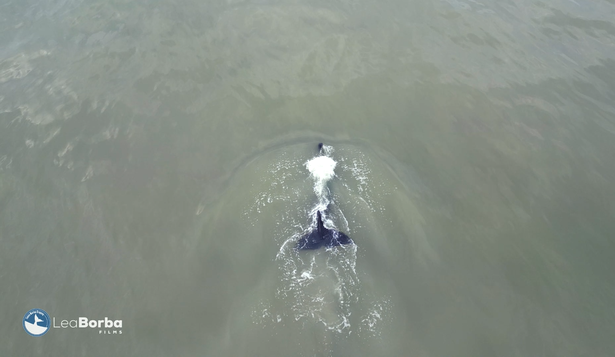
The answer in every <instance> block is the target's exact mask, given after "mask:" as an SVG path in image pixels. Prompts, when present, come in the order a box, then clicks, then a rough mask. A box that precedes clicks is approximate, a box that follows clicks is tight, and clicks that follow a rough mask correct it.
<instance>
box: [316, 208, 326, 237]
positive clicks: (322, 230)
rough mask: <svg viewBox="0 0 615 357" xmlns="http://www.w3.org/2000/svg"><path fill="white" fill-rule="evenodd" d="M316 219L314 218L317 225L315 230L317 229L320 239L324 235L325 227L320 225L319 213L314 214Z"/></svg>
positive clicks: (320, 217)
mask: <svg viewBox="0 0 615 357" xmlns="http://www.w3.org/2000/svg"><path fill="white" fill-rule="evenodd" d="M316 215H317V218H316V224H317V227H318V228H317V229H318V234H320V236H321V237H322V235H323V234H325V225H324V224H323V223H322V216H321V214H320V211H318V213H316Z"/></svg>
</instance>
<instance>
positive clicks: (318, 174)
mask: <svg viewBox="0 0 615 357" xmlns="http://www.w3.org/2000/svg"><path fill="white" fill-rule="evenodd" d="M336 165H337V162H336V161H335V160H333V159H332V158H330V157H329V156H317V157H315V158H313V159H311V160H309V161H308V162H306V163H305V167H306V168H307V169H308V171H309V172H310V176H311V177H312V178H313V179H314V193H315V194H316V197H317V198H318V205H317V206H316V207H314V209H313V210H312V211H313V213H314V214H315V213H316V211H318V210H320V211H324V210H326V209H327V206H328V205H329V203H330V201H329V197H328V196H329V192H328V191H329V190H328V188H327V182H329V180H331V179H332V178H333V177H335V166H336Z"/></svg>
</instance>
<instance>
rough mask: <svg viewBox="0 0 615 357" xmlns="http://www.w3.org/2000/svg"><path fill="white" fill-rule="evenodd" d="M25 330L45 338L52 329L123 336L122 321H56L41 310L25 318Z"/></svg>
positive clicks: (28, 314) (33, 311)
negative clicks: (81, 330) (90, 331)
mask: <svg viewBox="0 0 615 357" xmlns="http://www.w3.org/2000/svg"><path fill="white" fill-rule="evenodd" d="M22 324H23V328H24V330H26V332H27V333H28V334H29V335H31V336H43V335H44V334H46V333H47V332H48V331H49V330H50V329H52V328H54V329H86V330H98V334H99V335H121V334H122V327H123V326H122V325H123V324H122V320H112V319H109V318H108V317H105V318H104V319H101V320H94V319H90V318H87V317H83V316H82V317H79V318H77V319H72V320H60V319H58V320H56V318H55V316H54V317H53V318H50V317H49V314H47V312H45V311H44V310H41V309H32V310H30V311H28V312H27V313H26V314H25V315H24V317H23V322H22Z"/></svg>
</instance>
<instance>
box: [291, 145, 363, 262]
mask: <svg viewBox="0 0 615 357" xmlns="http://www.w3.org/2000/svg"><path fill="white" fill-rule="evenodd" d="M318 149H319V151H320V154H321V155H320V156H317V157H315V158H313V159H312V160H310V161H308V162H307V163H306V167H307V169H308V170H309V171H310V174H311V176H312V177H313V178H314V181H315V182H314V193H315V194H316V196H317V197H318V203H317V205H316V207H314V209H312V213H313V212H316V216H315V218H316V219H315V223H316V224H315V227H314V225H313V226H312V227H311V229H310V231H309V232H308V233H307V234H305V235H304V236H303V237H301V239H299V241H298V242H297V245H296V246H295V247H296V248H297V249H299V250H312V249H318V248H321V247H325V248H330V247H334V246H339V245H342V244H351V243H353V241H352V239H350V238H349V237H348V236H347V235H346V234H344V233H342V232H340V231H338V230H336V229H329V228H326V227H325V225H324V222H323V220H322V212H326V210H327V208H328V206H329V203H330V201H329V189H328V187H327V182H328V181H329V180H330V179H331V178H333V177H334V176H335V172H334V169H335V166H336V164H337V163H336V162H335V161H334V160H333V159H331V158H330V157H329V156H328V154H329V153H330V150H331V148H330V147H327V146H323V144H322V143H320V144H318Z"/></svg>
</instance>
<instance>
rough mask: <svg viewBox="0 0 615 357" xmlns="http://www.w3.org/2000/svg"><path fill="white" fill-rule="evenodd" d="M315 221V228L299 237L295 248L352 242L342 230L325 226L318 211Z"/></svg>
mask: <svg viewBox="0 0 615 357" xmlns="http://www.w3.org/2000/svg"><path fill="white" fill-rule="evenodd" d="M316 221H317V222H316V228H315V229H312V230H311V231H310V232H308V233H307V234H306V235H304V236H303V237H301V239H299V241H298V242H297V246H296V247H297V249H299V250H311V249H318V248H320V247H325V248H328V247H335V246H338V245H342V244H350V243H352V239H350V237H348V236H347V235H346V234H344V233H343V232H340V231H338V230H335V229H328V228H325V226H324V224H323V222H322V215H321V213H320V211H318V213H317V217H316Z"/></svg>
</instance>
